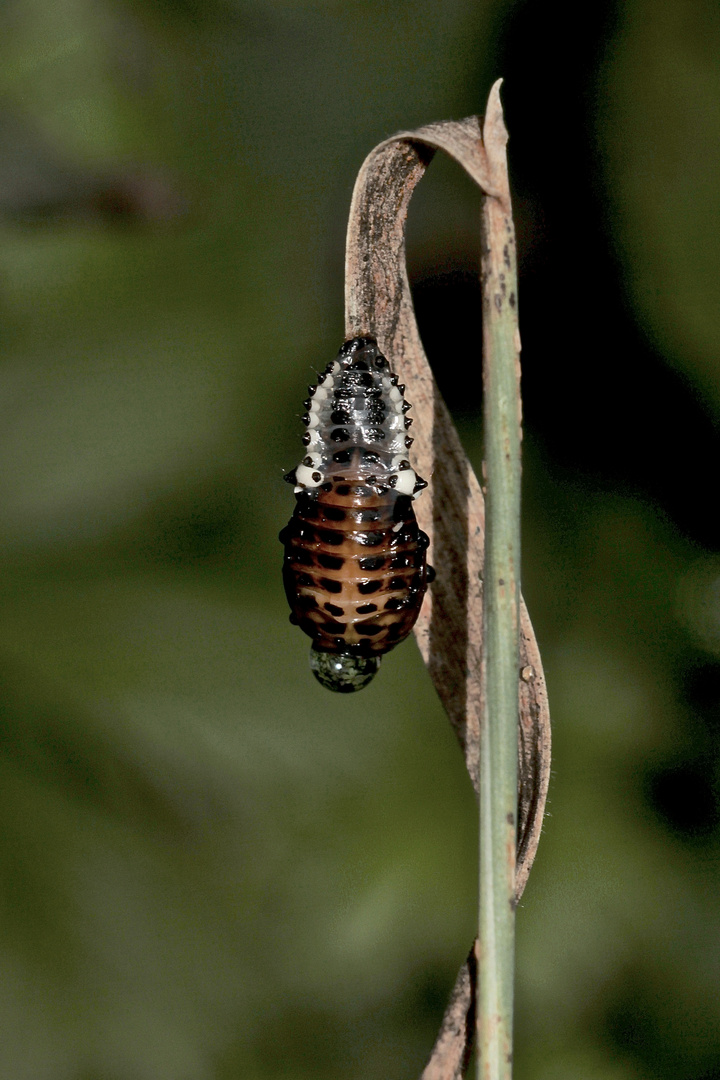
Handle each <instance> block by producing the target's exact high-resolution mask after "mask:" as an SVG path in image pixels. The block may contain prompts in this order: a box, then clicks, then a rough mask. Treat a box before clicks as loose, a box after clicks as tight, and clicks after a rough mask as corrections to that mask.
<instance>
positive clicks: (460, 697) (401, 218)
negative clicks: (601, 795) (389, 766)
mask: <svg viewBox="0 0 720 1080" xmlns="http://www.w3.org/2000/svg"><path fill="white" fill-rule="evenodd" d="M499 86H500V83H499V82H498V83H496V84H495V86H493V88H492V91H491V93H490V98H489V100H488V108H487V114H486V119H485V122H484V125H483V124H482V122H481V120H480V119H479V118H478V117H475V116H473V117H469V118H468V119H466V120H460V121H448V122H445V123H439V124H430V125H428V126H427V127H422V128H418V129H417V131H410V132H401V133H400V134H398V135H394V136H393V137H392V138H390V139H387V140H386V141H385V142H382V143H380V144H379V145H378V146H376V147H375V149H374V150H373V151H372V152H371V153H370V154H369V155H368V157H367V158H366V159H365V161H364V163H363V165H362V168H361V169H360V172H359V174H358V177H357V180H356V183H355V190H354V192H353V198H352V204H351V208H350V220H349V224H348V236H347V255H346V268H345V311H346V326H345V329H346V336H347V337H354V336H356V335H361V334H372V335H374V336H375V337H376V338H377V340H378V342H379V344H380V347H381V348H382V350H383V351H384V352H385V354H386V355H387V356H388V358H389V359H390V361H391V363H392V366H393V368H394V370H395V371H397V372H398V374H399V375H400V378H401V380H402V381H403V382H405V383H406V384H407V385H408V387H409V388H410V389H411V392H412V400H413V409H414V418H415V427H414V428H413V435H414V437H415V444H414V447H413V456H414V464H415V467H416V469H417V471H418V472H419V473H420V475H422V476H425V477H428V478H429V479H431V484H430V487H429V488H428V490H427V491H426V492H425V493H424V494H423V496H422V498H420V499H418V501H417V504H416V513H417V517H418V521H419V523H420V526H421V527H422V528H423V529H424V530H425V531H426V532H427V534H428V536H429V537H430V544H431V547H430V551H431V561H432V563H433V565H434V566H435V568H436V571H437V579H436V581H435V584H434V585H433V587H432V589H431V590H430V595H429V596H428V598H427V599H426V601H425V605H424V607H423V611H422V613H421V615H420V618H419V620H418V622H417V625H416V628H415V634H416V637H417V641H418V645H419V647H420V651H421V653H422V656H423V659H424V660H425V663H426V664H427V667H428V670H429V672H430V675H431V677H432V679H433V682H434V684H435V687H436V689H437V692H438V694H439V696H440V699H441V700H442V702H443V705H444V707H445V709H446V711H447V714H448V717H449V719H450V722H451V724H452V726H453V728H454V730H455V733H456V735H457V737H458V739H459V741H460V744H461V746H462V748H463V752H464V754H465V761H466V765H467V769H468V772H469V774H470V778H471V780H472V783H473V786H474V787H475V791H476V792H477V790H478V772H479V768H478V765H479V762H478V756H479V750H478V747H479V732H480V718H481V715H482V693H483V687H482V683H481V677H480V673H481V657H482V625H483V620H482V595H483V592H482V590H483V547H484V523H485V504H484V499H483V494H482V490H481V487H480V484H479V483H478V481H477V478H476V477H475V474H474V472H473V470H472V468H471V466H470V463H469V461H468V459H467V457H466V455H465V452H464V451H463V448H462V445H461V443H460V439H459V437H458V434H457V432H456V430H455V427H454V426H453V423H452V420H451V419H450V415H449V413H448V410H447V407H446V405H445V403H444V401H443V400H442V398H441V396H440V393H439V391H438V388H437V386H436V384H435V380H434V379H433V375H432V371H431V369H430V365H429V364H428V361H427V358H426V356H425V353H424V350H423V347H422V342H421V340H420V334H419V331H418V327H417V323H416V321H415V314H414V311H413V304H412V298H411V294H410V286H409V282H408V276H407V268H406V263H405V223H406V219H407V211H408V204H409V202H410V198H411V196H412V193H413V190H414V189H415V186H416V185H417V184H418V182H419V181H420V179H421V178H422V176H423V174H424V172H425V170H426V169H427V167H428V165H429V164H430V161H431V160H432V158H433V156H434V154H435V152H436V151H437V150H443V151H444V152H445V153H447V154H449V155H450V157H451V158H453V159H454V160H455V161H457V162H458V163H459V164H460V165H461V166H462V167H463V168H464V169H465V170H466V172H467V173H468V174H469V175H470V176H471V177H472V178H473V180H474V181H475V182H476V183H477V184H478V186H479V187H480V188H481V190H482V192H483V194H484V197H485V199H486V200H488V201H492V202H493V203H495V204H496V205H497V207H498V209H499V210H502V213H503V216H504V218H505V219H506V220H507V219H508V218H509V215H510V193H509V186H508V179H507V163H506V155H505V143H506V141H507V134H506V132H505V125H504V122H503V116H502V107H501V105H500V96H499ZM477 340H478V343H479V342H480V341H481V334H480V328H479V327H478V335H477ZM518 346H519V341H518ZM479 351H480V346H479V344H478V365H479V364H480V355H479ZM518 675H519V678H518V684H519V703H520V710H519V730H518V829H517V865H516V878H515V881H516V887H515V895H516V900H517V899H519V898H520V896H521V894H522V891H523V889H524V887H525V883H526V881H527V877H528V874H529V872H530V867H531V866H532V862H533V859H534V857H535V852H536V849H537V845H538V840H539V836H540V829H541V826H542V818H543V812H544V806H545V798H546V794H547V786H548V779H549V772H550V716H549V712H548V704H547V694H546V690H545V679H544V675H543V669H542V663H541V660H540V653H539V651H538V647H537V642H536V640H535V635H534V633H533V628H532V625H531V623H530V619H529V616H528V613H527V609H526V608H525V604H524V602H522V601H521V624H520V671H519V673H518ZM471 957H472V953H471ZM469 963H470V960H469V961H467V962H466V963H465V964H464V965H463V967H462V968H461V970H460V974H459V975H458V979H457V982H456V985H455V989H454V991H453V995H452V998H451V1001H450V1005H449V1006H448V1010H447V1012H446V1014H445V1017H444V1019H443V1024H442V1027H441V1030H440V1034H439V1036H438V1040H437V1042H436V1044H435V1049H434V1051H433V1055H432V1057H431V1060H430V1062H429V1064H428V1066H427V1067H426V1069H425V1071H424V1073H423V1080H454V1078H456V1077H460V1076H463V1075H464V1072H465V1068H466V1067H467V1059H468V1057H469V1051H470V1046H471V1040H472V1031H473V1027H474V1024H473V1023H468V1016H469V1014H470V1013H471V1012H472V1011H473V1005H472V1003H473V992H474V978H472V977H471V975H470V970H469V966H468V965H469Z"/></svg>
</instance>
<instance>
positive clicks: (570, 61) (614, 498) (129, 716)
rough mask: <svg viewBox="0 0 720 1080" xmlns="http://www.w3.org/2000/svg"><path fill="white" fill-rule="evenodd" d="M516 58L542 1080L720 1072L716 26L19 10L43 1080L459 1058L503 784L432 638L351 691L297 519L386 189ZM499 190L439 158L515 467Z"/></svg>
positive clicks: (19, 1022) (7, 1047)
mask: <svg viewBox="0 0 720 1080" xmlns="http://www.w3.org/2000/svg"><path fill="white" fill-rule="evenodd" d="M500 75H502V76H504V77H505V79H506V83H505V87H504V91H503V94H504V100H505V105H506V112H507V121H508V126H509V128H510V133H511V144H510V164H511V176H512V183H513V188H514V191H515V200H516V213H517V225H518V234H519V248H520V255H521V308H520V310H521V326H522V333H523V342H524V386H525V411H526V422H527V426H526V440H525V483H526V489H525V515H524V591H525V595H526V598H527V600H528V604H529V607H530V612H531V616H532V618H533V620H534V623H535V626H536V630H537V634H538V638H539V642H540V646H541V649H542V652H543V657H544V661H545V665H546V671H547V678H548V687H549V692H550V701H551V711H552V716H553V722H554V764H553V778H552V783H551V790H550V798H549V803H548V816H547V820H546V824H545V830H544V835H543V839H542V842H541V845H540V849H539V855H538V859H537V863H536V867H535V869H534V871H533V874H532V876H531V878H530V883H529V886H528V888H527V891H526V894H525V897H524V899H523V903H522V906H521V909H520V911H519V916H518V1014H517V1048H516V1060H517V1066H516V1075H517V1077H518V1080H576V1078H578V1077H582V1078H584V1080H621V1078H622V1080H655V1078H658V1080H665V1078H667V1080H671V1078H672V1080H717V1078H720V993H719V990H720V901H719V899H718V887H719V886H720V866H719V863H718V854H719V853H720V802H719V797H720V756H719V751H720V524H719V522H720V514H718V511H717V482H716V475H715V469H716V463H717V460H718V452H719V451H720V305H719V303H718V300H719V299H720V297H719V296H718V292H719V288H718V281H720V105H719V104H718V102H720V9H719V8H718V7H717V4H716V3H714V2H710V0H696V2H694V3H692V4H678V3H673V0H654V2H653V3H650V2H649V0H625V2H624V3H613V2H610V0H601V2H598V3H595V4H594V5H590V6H588V8H587V10H583V9H581V8H578V7H577V5H571V4H570V3H569V2H559V0H550V2H547V0H546V2H540V0H524V2H520V0H518V2H514V0H488V2H486V3H485V4H477V3H472V2H471V0H448V2H445V3H442V4H439V3H437V0H405V2H403V3H399V2H396V3H387V2H384V3H380V2H379V0H365V2H364V3H359V2H354V3H349V2H344V3H343V2H340V0H315V2H310V0H255V2H250V0H248V2H243V0H205V2H200V0H155V2H152V0H5V3H4V4H3V6H2V9H1V13H0V341H1V344H2V349H1V358H0V409H1V410H2V423H1V424H0V462H1V466H0V489H1V490H0V549H1V552H0V553H1V555H2V559H1V564H2V570H0V604H1V606H2V620H1V626H2V629H1V630H0V708H1V710H2V715H1V719H0V736H1V742H0V773H1V782H0V820H1V822H2V824H1V825H0V926H2V934H1V935H0V937H1V941H0V1030H1V1031H2V1035H1V1036H0V1076H1V1077H3V1078H8V1080H235V1078H240V1077H242V1078H248V1080H255V1078H257V1080H281V1078H282V1080H305V1078H310V1077H313V1078H321V1080H322V1078H333V1080H334V1078H340V1077H342V1078H343V1080H353V1078H357V1080H360V1078H363V1080H370V1078H374V1077H377V1078H383V1080H386V1078H389V1077H398V1078H399V1077H412V1076H416V1075H418V1074H419V1072H420V1070H421V1068H422V1066H423V1064H424V1061H425V1058H426V1056H427V1053H428V1052H429V1049H430V1047H431V1045H432V1041H433V1039H434V1036H435V1033H436V1030H437V1026H438V1024H439V1021H440V1017H441V1015H442V1012H443V1009H444V1005H445V1002H446V999H447V995H448V993H449V990H450V987H451V985H452V983H453V981H454V978H455V974H456V971H457V968H458V966H459V965H460V963H461V962H462V960H463V958H464V956H465V953H466V951H467V947H468V945H469V943H470V941H471V939H472V936H473V926H474V923H475V877H476V871H475V865H476V858H475V843H476V841H475V837H476V826H475V810H474V799H473V796H472V792H471V790H470V785H469V781H468V779H467V776H466V774H465V771H464V767H463V764H462V760H461V755H460V753H459V750H458V748H457V746H456V745H455V742H454V739H453V736H452V734H451V732H450V729H449V725H448V724H447V722H446V720H445V718H444V715H443V713H442V710H441V709H440V707H439V705H438V703H437V701H436V698H435V695H434V691H433V688H432V685H431V683H430V681H429V679H428V676H427V674H426V673H425V671H424V668H423V666H422V664H421V663H420V661H419V658H418V655H417V652H416V649H415V646H414V644H413V643H409V644H407V645H405V646H404V647H403V648H402V649H399V650H398V651H397V653H393V654H392V655H391V656H390V657H388V658H387V660H386V662H385V664H384V666H383V670H382V673H381V675H380V676H379V677H378V679H377V681H376V682H375V683H374V684H373V685H372V686H371V687H370V688H369V689H368V690H366V691H364V692H363V693H362V694H361V695H358V696H357V698H356V699H345V698H343V699H339V698H338V699H337V700H336V699H334V698H332V697H331V696H330V695H328V694H327V693H326V692H325V691H323V690H322V689H321V688H320V687H319V686H317V684H315V682H314V681H313V679H312V677H311V676H310V673H309V671H308V667H307V651H308V642H307V640H306V639H305V638H304V636H303V635H302V634H300V633H299V632H298V631H297V630H296V629H294V628H292V627H291V626H290V625H289V623H288V621H287V609H286V603H285V599H284V596H283V595H282V588H281V583H280V575H279V566H280V559H281V550H280V546H279V544H278V542H277V532H278V530H279V529H280V528H281V527H282V525H283V524H284V523H285V521H286V519H287V518H288V517H289V515H290V513H291V511H292V496H291V492H290V491H289V489H288V488H287V486H286V485H284V484H283V483H282V482H281V480H282V473H283V470H285V469H288V468H290V467H292V466H293V465H294V464H295V463H296V460H297V458H298V456H299V454H300V441H299V435H300V432H301V426H300V423H299V420H298V416H299V414H300V412H301V411H302V410H301V405H300V403H301V401H302V399H303V397H304V396H305V394H304V388H305V385H306V384H307V382H308V381H309V380H310V377H311V372H312V368H313V365H316V366H318V367H320V366H323V365H324V364H325V363H326V362H327V361H328V360H329V359H331V358H332V356H333V355H334V353H335V352H336V350H337V348H338V346H339V344H340V343H341V341H342V336H343V334H342V261H343V239H344V227H345V221H346V215H347V210H348V205H349V198H350V193H351V190H352V184H353V181H354V177H355V174H356V172H357V169H358V168H359V166H360V164H361V161H362V159H363V157H364V155H365V154H366V153H367V152H368V151H369V150H370V149H371V148H372V146H373V145H375V143H377V142H378V141H380V140H381V139H382V138H384V137H386V136H387V135H388V134H390V133H391V132H393V131H394V130H397V129H399V128H410V127H414V126H417V125H419V124H422V123H426V122H429V121H432V120H439V119H444V118H449V117H461V116H464V115H468V114H470V113H474V112H479V111H482V109H483V106H484V102H485V100H486V97H487V92H488V89H489V87H490V85H491V83H492V81H493V80H494V79H495V78H496V77H498V76H500ZM478 207H479V197H478V194H477V192H476V191H474V190H473V189H472V186H471V185H470V184H469V182H467V181H466V180H465V179H464V178H463V177H462V176H461V175H460V174H459V172H458V171H457V170H455V169H454V168H453V167H451V166H450V165H449V164H448V163H445V162H442V161H437V162H435V163H433V165H432V167H431V169H430V171H429V173H428V176H427V178H426V179H425V180H424V181H423V184H422V185H421V186H420V189H419V190H418V193H417V195H416V197H415V199H414V201H413V206H412V208H411V215H410V244H409V253H410V270H411V276H412V280H413V284H414V290H415V296H416V302H417V308H418V317H419V320H420V324H421V329H422V332H423V336H424V340H425V342H426V345H427V349H428V353H429V356H430V359H431V361H432V363H433V365H434V368H435V370H436V372H437V376H438V379H439V381H440V383H441V386H442V387H443V390H444V392H445V393H446V396H447V398H448V401H449V403H450V405H451V407H452V408H453V410H454V413H455V415H456V418H457V421H458V424H459V425H460V427H461V431H462V434H463V438H464V440H465V445H466V446H467V448H468V451H469V453H470V454H471V456H472V457H473V460H474V461H475V463H476V465H479V461H480V456H481V449H480V442H479V437H478V421H479V411H478V407H479V393H480V387H479V380H478V374H477V365H478V356H477V338H478V320H479V294H478V286H477V281H476V273H475V266H476V263H477V258H478V241H477V215H478ZM411 397H412V395H411Z"/></svg>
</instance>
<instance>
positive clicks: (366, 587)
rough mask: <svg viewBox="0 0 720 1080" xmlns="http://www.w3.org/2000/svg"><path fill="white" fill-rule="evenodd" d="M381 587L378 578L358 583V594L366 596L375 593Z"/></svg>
mask: <svg viewBox="0 0 720 1080" xmlns="http://www.w3.org/2000/svg"><path fill="white" fill-rule="evenodd" d="M381 585H382V581H380V579H379V578H378V579H376V580H375V581H359V582H358V592H359V593H362V594H363V596H367V595H368V594H369V593H374V592H377V591H378V589H379V588H380V586H381Z"/></svg>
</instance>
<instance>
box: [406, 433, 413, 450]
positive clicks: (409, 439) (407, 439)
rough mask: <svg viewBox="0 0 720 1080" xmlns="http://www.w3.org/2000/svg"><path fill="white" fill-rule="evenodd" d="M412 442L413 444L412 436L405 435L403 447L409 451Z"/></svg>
mask: <svg viewBox="0 0 720 1080" xmlns="http://www.w3.org/2000/svg"><path fill="white" fill-rule="evenodd" d="M414 442H415V440H414V439H413V437H412V435H406V436H405V446H406V447H407V449H408V450H409V449H410V447H411V446H412V444H413V443H414Z"/></svg>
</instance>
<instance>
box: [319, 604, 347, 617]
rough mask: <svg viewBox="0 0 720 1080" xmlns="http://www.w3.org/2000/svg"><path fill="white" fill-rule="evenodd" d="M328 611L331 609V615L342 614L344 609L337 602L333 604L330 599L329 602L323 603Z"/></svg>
mask: <svg viewBox="0 0 720 1080" xmlns="http://www.w3.org/2000/svg"><path fill="white" fill-rule="evenodd" d="M323 607H324V608H325V610H326V611H329V612H330V614H331V615H342V614H343V609H342V608H341V607H338V606H337V604H331V603H330V602H329V601H328V603H327V604H323Z"/></svg>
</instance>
